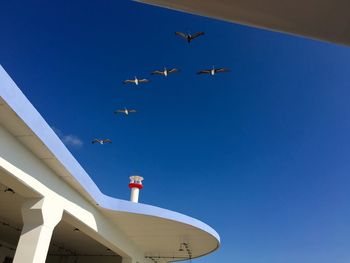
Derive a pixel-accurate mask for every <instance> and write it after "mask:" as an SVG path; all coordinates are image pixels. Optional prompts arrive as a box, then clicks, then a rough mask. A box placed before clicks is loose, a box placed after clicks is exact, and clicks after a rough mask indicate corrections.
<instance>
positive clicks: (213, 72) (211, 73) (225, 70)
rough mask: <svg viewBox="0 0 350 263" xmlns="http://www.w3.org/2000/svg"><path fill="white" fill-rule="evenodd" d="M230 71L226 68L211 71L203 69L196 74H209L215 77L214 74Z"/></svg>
mask: <svg viewBox="0 0 350 263" xmlns="http://www.w3.org/2000/svg"><path fill="white" fill-rule="evenodd" d="M229 71H230V69H228V68H214V67H213V68H212V69H203V70H200V71H198V72H197V74H199V75H200V74H210V75H212V76H213V75H215V74H216V73H221V72H229Z"/></svg>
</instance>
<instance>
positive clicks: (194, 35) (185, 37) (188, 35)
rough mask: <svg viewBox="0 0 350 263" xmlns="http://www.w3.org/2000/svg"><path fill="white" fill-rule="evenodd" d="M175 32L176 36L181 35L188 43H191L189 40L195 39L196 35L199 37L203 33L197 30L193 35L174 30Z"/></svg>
mask: <svg viewBox="0 0 350 263" xmlns="http://www.w3.org/2000/svg"><path fill="white" fill-rule="evenodd" d="M175 34H176V35H177V36H179V37H182V38H184V39H186V40H187V42H188V43H191V41H192V40H193V39H195V38H197V37H199V36H202V35H204V32H197V33H195V34H193V35H191V34H185V33H182V32H175Z"/></svg>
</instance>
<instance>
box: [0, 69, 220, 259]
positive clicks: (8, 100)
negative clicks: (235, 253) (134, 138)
mask: <svg viewBox="0 0 350 263" xmlns="http://www.w3.org/2000/svg"><path fill="white" fill-rule="evenodd" d="M140 222H141V223H140ZM181 243H186V244H188V247H189V249H188V250H186V251H179V246H180V244H181ZM219 244H220V239H219V236H218V234H217V233H216V232H215V231H214V230H213V229H212V228H210V227H209V226H208V225H206V224H204V223H202V222H200V221H198V220H196V219H194V218H191V217H188V216H185V215H182V214H179V213H176V212H172V211H169V210H166V209H162V208H158V207H154V206H150V205H145V204H141V203H135V202H130V201H126V200H120V199H115V198H112V197H109V196H106V195H104V194H103V193H101V191H100V190H99V189H98V187H97V186H96V184H95V183H94V182H93V181H92V180H91V178H90V177H89V176H88V175H87V173H86V172H85V171H84V169H83V168H82V167H81V166H80V165H79V163H78V162H77V161H76V160H75V159H74V157H73V156H72V155H71V153H70V152H69V151H68V150H67V148H66V147H65V146H64V144H63V143H62V142H61V140H60V139H59V138H58V137H57V135H56V134H55V133H54V132H53V131H52V129H51V128H50V126H49V125H48V124H47V123H46V122H45V120H44V119H43V118H42V117H41V116H40V114H39V113H38V112H37V111H36V110H35V108H34V107H33V106H32V105H31V104H30V102H29V101H28V100H27V98H26V97H25V96H24V95H23V93H22V92H21V91H20V90H19V88H18V87H17V86H16V84H15V83H14V82H13V81H12V79H11V78H10V77H9V76H8V75H7V73H6V72H5V70H4V69H3V68H2V67H1V66H0V263H3V262H6V263H7V262H12V260H13V262H15V263H32V262H35V263H43V262H48V263H71V262H72V263H73V262H75V263H81V262H86V263H89V262H99V263H100V262H101V263H109V262H117V263H121V262H123V263H137V262H138V263H144V262H145V263H146V262H168V261H176V260H184V259H189V258H196V257H200V256H203V255H205V254H208V253H210V252H212V251H214V250H216V249H217V248H218V246H219Z"/></svg>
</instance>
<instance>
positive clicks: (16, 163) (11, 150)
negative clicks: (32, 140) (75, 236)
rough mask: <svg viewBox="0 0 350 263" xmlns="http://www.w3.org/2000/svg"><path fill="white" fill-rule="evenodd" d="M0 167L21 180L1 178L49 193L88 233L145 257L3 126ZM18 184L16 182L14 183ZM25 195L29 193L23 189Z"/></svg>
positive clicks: (128, 254) (115, 248) (116, 248)
mask: <svg viewBox="0 0 350 263" xmlns="http://www.w3.org/2000/svg"><path fill="white" fill-rule="evenodd" d="M0 168H2V169H3V170H4V171H6V172H7V173H8V174H9V175H10V176H9V177H14V178H16V179H17V180H16V181H13V180H11V178H6V177H4V176H2V177H1V178H0V180H1V181H2V182H3V183H5V184H7V185H9V186H11V188H14V189H21V184H24V185H26V186H27V187H29V188H30V189H32V190H33V191H35V192H37V193H38V194H39V195H40V196H42V197H47V198H49V199H50V200H52V201H53V202H55V203H56V204H59V206H60V207H62V208H63V210H64V211H65V212H67V213H69V214H70V215H72V216H73V217H75V218H76V219H77V220H78V221H79V222H80V223H81V224H82V226H81V227H79V226H77V227H79V228H81V229H84V230H86V231H87V232H86V234H87V235H89V236H91V237H93V238H94V239H95V240H97V241H99V242H100V243H102V244H105V245H106V246H107V247H109V248H110V249H112V250H113V251H114V252H116V253H117V254H119V255H121V256H126V257H135V256H136V257H138V258H142V257H143V252H142V251H141V250H140V249H139V248H137V247H136V246H135V245H134V244H132V242H130V241H129V239H128V238H127V237H126V236H125V234H124V233H122V232H121V231H120V230H119V229H118V227H117V226H116V225H114V224H112V223H111V222H110V221H109V220H107V218H106V217H105V216H103V215H102V214H101V213H100V211H98V210H97V209H96V207H93V206H92V204H91V203H90V202H88V201H87V200H86V199H84V198H83V197H82V196H81V195H80V194H79V193H78V192H77V191H75V190H74V189H72V188H71V187H70V186H68V185H67V184H66V183H65V182H64V181H63V180H61V179H60V178H59V177H57V176H56V175H55V174H54V173H53V172H52V170H50V169H49V168H48V167H47V166H46V165H45V164H43V162H41V161H40V160H39V159H37V158H36V157H35V156H34V155H33V154H31V152H30V151H28V149H26V148H24V147H23V145H22V144H20V143H19V142H18V140H16V138H15V137H13V136H12V135H11V134H10V133H8V132H7V131H6V130H5V129H4V128H2V127H1V126H0ZM13 184H15V185H13ZM23 195H24V196H25V195H26V193H23Z"/></svg>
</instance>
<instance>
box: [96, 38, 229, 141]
mask: <svg viewBox="0 0 350 263" xmlns="http://www.w3.org/2000/svg"><path fill="white" fill-rule="evenodd" d="M175 35H177V36H179V37H181V38H183V39H185V40H186V41H187V42H188V43H191V41H193V40H194V39H196V38H198V37H200V36H203V35H204V32H197V33H195V34H193V35H191V34H189V33H187V34H186V33H183V32H175ZM179 71H180V70H179V69H177V68H171V69H167V68H165V67H164V69H163V70H154V71H152V72H151V75H160V76H164V77H167V76H168V75H169V74H172V73H176V72H179ZM228 71H230V69H228V68H215V67H214V66H213V67H212V68H211V69H203V70H200V71H198V72H197V74H199V75H201V74H208V75H212V76H214V75H215V74H217V73H222V72H228ZM148 82H150V80H149V79H146V78H142V79H139V78H137V77H136V76H135V77H134V79H126V80H124V81H123V83H124V84H134V85H137V86H138V85H140V84H142V83H148ZM135 112H136V110H135V109H127V108H124V109H118V110H116V111H114V113H115V114H124V115H126V116H127V115H129V114H130V113H135ZM92 143H93V144H96V143H97V144H107V143H112V140H110V139H97V138H96V139H93V140H92Z"/></svg>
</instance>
